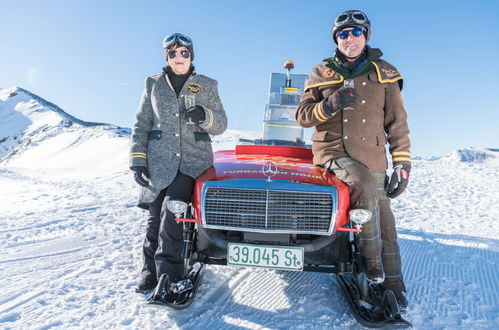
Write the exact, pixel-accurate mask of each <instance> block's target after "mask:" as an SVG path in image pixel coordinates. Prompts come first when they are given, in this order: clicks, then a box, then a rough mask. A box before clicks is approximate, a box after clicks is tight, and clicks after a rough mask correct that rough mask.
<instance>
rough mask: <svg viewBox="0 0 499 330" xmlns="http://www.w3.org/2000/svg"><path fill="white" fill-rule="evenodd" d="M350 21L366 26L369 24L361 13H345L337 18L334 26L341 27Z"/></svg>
mask: <svg viewBox="0 0 499 330" xmlns="http://www.w3.org/2000/svg"><path fill="white" fill-rule="evenodd" d="M348 21H353V22H355V23H357V24H364V23H366V22H367V17H366V15H365V14H364V13H363V12H361V11H354V12H344V13H342V14H340V15H339V16H338V17H336V20H335V21H334V26H341V25H343V24H345V23H346V22H348Z"/></svg>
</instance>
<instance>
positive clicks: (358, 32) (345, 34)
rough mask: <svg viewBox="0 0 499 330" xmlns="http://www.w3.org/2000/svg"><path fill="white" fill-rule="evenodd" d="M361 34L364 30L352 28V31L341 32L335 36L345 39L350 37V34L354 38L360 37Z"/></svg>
mask: <svg viewBox="0 0 499 330" xmlns="http://www.w3.org/2000/svg"><path fill="white" fill-rule="evenodd" d="M362 32H364V29H361V28H353V29H352V30H343V31H341V32H339V33H338V34H337V36H338V38H340V39H346V38H348V36H349V35H350V33H351V34H352V35H353V36H354V37H360V36H361V35H362Z"/></svg>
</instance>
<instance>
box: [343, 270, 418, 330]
mask: <svg viewBox="0 0 499 330" xmlns="http://www.w3.org/2000/svg"><path fill="white" fill-rule="evenodd" d="M336 280H337V281H338V284H339V286H340V288H341V289H342V291H343V294H344V295H345V298H346V300H347V301H348V305H349V306H350V310H351V311H352V315H353V316H354V317H355V319H357V321H358V322H359V323H361V324H362V325H364V326H366V327H370V328H381V327H393V328H406V327H411V326H412V324H411V323H409V322H408V321H407V320H405V319H404V318H403V317H402V315H401V312H400V308H399V306H398V304H397V300H396V299H395V295H394V294H393V292H392V291H390V290H386V291H383V290H381V289H380V288H379V286H378V285H372V284H371V285H369V288H368V289H369V294H370V296H371V303H367V302H365V301H364V300H363V299H362V294H361V292H360V289H359V287H358V286H357V284H356V281H355V280H354V276H353V275H351V274H341V275H340V274H338V275H336Z"/></svg>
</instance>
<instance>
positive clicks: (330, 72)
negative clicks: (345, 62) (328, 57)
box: [321, 68, 336, 79]
mask: <svg viewBox="0 0 499 330" xmlns="http://www.w3.org/2000/svg"><path fill="white" fill-rule="evenodd" d="M335 74H336V72H334V71H333V70H331V69H330V68H324V70H322V74H321V76H322V78H326V79H328V78H333V77H334V75H335Z"/></svg>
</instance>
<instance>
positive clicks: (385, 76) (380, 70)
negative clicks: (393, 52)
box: [372, 61, 402, 83]
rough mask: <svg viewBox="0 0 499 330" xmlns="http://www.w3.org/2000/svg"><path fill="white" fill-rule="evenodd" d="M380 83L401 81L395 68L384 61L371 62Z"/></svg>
mask: <svg viewBox="0 0 499 330" xmlns="http://www.w3.org/2000/svg"><path fill="white" fill-rule="evenodd" d="M372 63H373V65H374V67H375V68H376V74H377V75H378V80H379V82H380V83H391V82H395V81H397V80H400V79H402V76H401V75H400V73H399V72H398V70H397V68H395V67H394V66H393V65H391V64H389V63H388V62H385V61H379V62H378V61H376V62H372Z"/></svg>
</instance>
